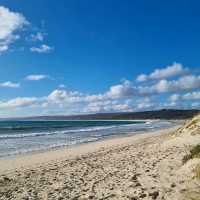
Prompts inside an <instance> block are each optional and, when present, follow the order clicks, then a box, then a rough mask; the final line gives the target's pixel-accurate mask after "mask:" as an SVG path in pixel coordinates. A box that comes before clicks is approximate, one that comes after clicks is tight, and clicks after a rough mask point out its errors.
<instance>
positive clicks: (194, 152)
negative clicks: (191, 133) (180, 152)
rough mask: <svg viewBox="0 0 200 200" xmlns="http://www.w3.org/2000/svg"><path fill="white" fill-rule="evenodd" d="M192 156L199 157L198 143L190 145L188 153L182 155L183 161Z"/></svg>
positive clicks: (199, 148)
mask: <svg viewBox="0 0 200 200" xmlns="http://www.w3.org/2000/svg"><path fill="white" fill-rule="evenodd" d="M193 158H200V144H198V145H196V146H194V147H192V149H191V150H190V152H189V154H187V155H185V156H184V157H183V163H186V162H187V161H188V160H190V159H193Z"/></svg>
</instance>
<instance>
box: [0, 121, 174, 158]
mask: <svg viewBox="0 0 200 200" xmlns="http://www.w3.org/2000/svg"><path fill="white" fill-rule="evenodd" d="M169 126H171V123H170V122H167V121H0V157H7V156H13V155H17V154H24V153H28V152H33V151H38V150H47V149H51V148H59V147H63V146H71V145H76V144H81V143H87V142H92V141H97V140H101V139H104V138H107V137H113V136H117V135H123V134H130V133H133V132H134V133H133V134H137V133H141V132H144V131H147V130H154V129H159V128H164V127H169Z"/></svg>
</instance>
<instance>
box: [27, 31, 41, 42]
mask: <svg viewBox="0 0 200 200" xmlns="http://www.w3.org/2000/svg"><path fill="white" fill-rule="evenodd" d="M44 36H45V34H44V33H42V32H37V33H36V34H31V36H30V37H31V40H32V41H43V40H44Z"/></svg>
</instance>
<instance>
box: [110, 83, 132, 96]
mask: <svg viewBox="0 0 200 200" xmlns="http://www.w3.org/2000/svg"><path fill="white" fill-rule="evenodd" d="M135 93H136V88H135V87H133V85H132V83H131V82H130V81H128V80H126V81H124V82H123V83H122V84H119V85H114V86H111V87H110V89H109V91H108V92H107V93H106V95H107V96H108V97H110V98H113V99H115V98H116V99H117V98H124V97H131V96H133V95H134V94H135Z"/></svg>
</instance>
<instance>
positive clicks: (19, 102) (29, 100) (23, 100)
mask: <svg viewBox="0 0 200 200" xmlns="http://www.w3.org/2000/svg"><path fill="white" fill-rule="evenodd" d="M37 101H38V99H37V98H35V97H18V98H15V99H11V100H9V101H6V102H2V101H0V108H8V109H9V108H19V107H25V106H31V105H33V104H34V103H37Z"/></svg>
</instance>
